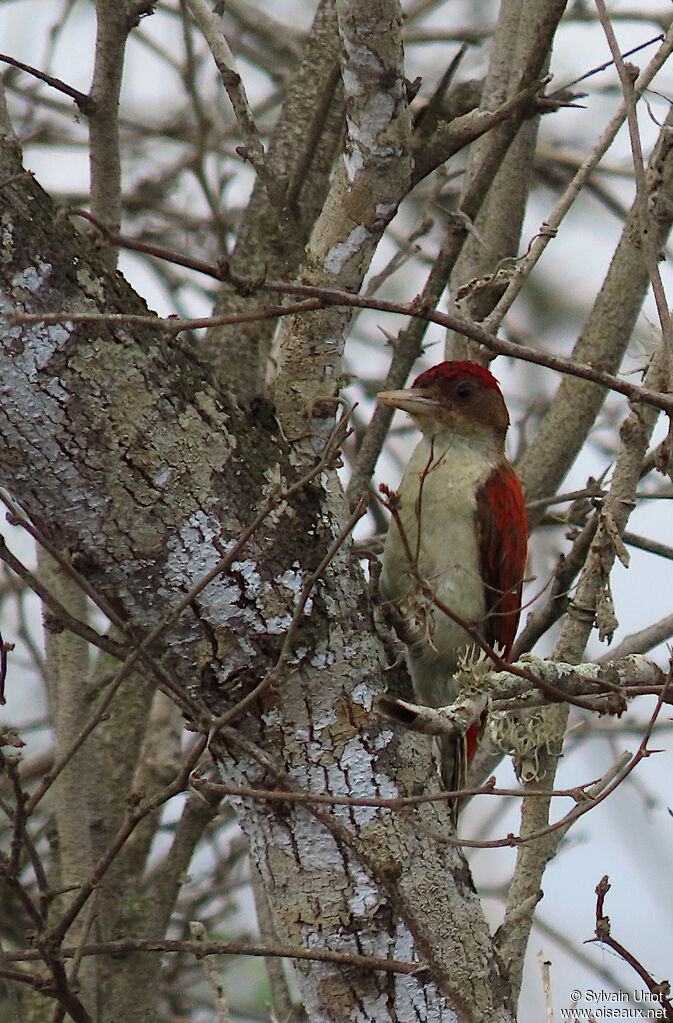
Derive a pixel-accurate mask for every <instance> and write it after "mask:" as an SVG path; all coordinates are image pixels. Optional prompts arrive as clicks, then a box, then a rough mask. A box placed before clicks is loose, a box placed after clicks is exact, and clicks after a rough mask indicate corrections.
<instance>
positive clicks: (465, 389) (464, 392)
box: [456, 380, 474, 398]
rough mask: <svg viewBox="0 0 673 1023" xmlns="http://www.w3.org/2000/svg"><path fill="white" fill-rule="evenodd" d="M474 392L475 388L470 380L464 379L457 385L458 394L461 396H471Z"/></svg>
mask: <svg viewBox="0 0 673 1023" xmlns="http://www.w3.org/2000/svg"><path fill="white" fill-rule="evenodd" d="M473 393H474V388H473V386H472V384H471V383H469V381H467V380H464V381H463V382H462V383H460V384H458V386H457V387H456V394H457V396H458V397H459V398H470V397H471V396H472V394H473Z"/></svg>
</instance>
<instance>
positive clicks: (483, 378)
mask: <svg viewBox="0 0 673 1023" xmlns="http://www.w3.org/2000/svg"><path fill="white" fill-rule="evenodd" d="M454 377H471V378H472V379H473V380H478V381H479V382H480V383H481V384H483V385H484V386H485V387H491V388H492V389H493V390H494V391H499V390H500V388H499V387H498V381H497V380H496V379H495V377H494V376H493V374H492V373H489V371H488V370H487V369H484V367H483V366H480V365H479V363H478V362H468V361H467V360H462V361H461V360H458V359H457V360H455V361H454V362H440V363H439V364H438V365H437V366H433V367H432V368H431V369H426V371H425V373H421V375H420V376H418V377H416V379H415V380H414V382H413V384H412V387H427V386H428V385H429V384H442V383H445V382H446V381H448V380H453V378H454Z"/></svg>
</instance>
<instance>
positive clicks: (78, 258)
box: [0, 144, 512, 1023]
mask: <svg viewBox="0 0 673 1023" xmlns="http://www.w3.org/2000/svg"><path fill="white" fill-rule="evenodd" d="M19 172H20V169H19V166H18V161H17V156H16V153H15V151H14V149H13V148H12V146H11V144H6V145H5V147H4V149H1V150H0V181H3V182H5V185H4V187H3V188H2V189H0V218H1V219H0V223H1V224H2V231H3V259H2V262H1V265H0V274H1V276H0V289H1V290H0V302H1V308H2V312H3V315H5V316H6V315H7V314H8V313H12V312H17V311H19V312H21V311H23V312H42V311H44V310H53V309H59V310H61V309H67V310H68V311H70V312H72V313H75V312H83V311H92V310H101V311H105V312H108V313H109V312H125V313H127V314H128V313H134V312H143V311H145V310H144V306H143V303H142V302H141V300H140V299H138V298H137V296H135V295H134V293H133V292H132V291H131V290H130V288H128V286H127V285H126V283H125V282H124V280H123V278H122V277H121V276H120V275H119V274H117V273H115V272H113V271H111V270H110V269H109V268H107V267H106V265H105V262H104V260H102V259H101V258H100V256H99V255H98V254H97V253H96V252H95V251H93V250H92V249H91V248H90V247H89V245H88V243H87V242H86V241H85V240H84V239H82V238H81V237H79V236H78V235H76V233H75V232H74V231H73V230H72V228H71V227H70V225H69V224H68V223H67V222H65V221H59V220H58V219H57V218H56V217H55V211H54V209H53V207H52V205H51V203H50V201H49V199H48V197H47V196H46V195H45V194H44V193H43V192H42V191H41V190H40V188H39V186H38V185H37V184H36V183H35V182H34V181H33V180H32V179H31V178H30V177H29V176H28V175H24V176H20V173H19ZM17 175H19V176H17ZM10 179H11V180H10ZM0 339H1V344H2V348H1V350H0V360H1V369H2V372H1V373H0V399H1V401H0V437H1V438H2V445H1V447H0V479H1V481H2V483H3V485H5V486H7V487H8V488H9V489H10V491H11V492H12V493H13V495H14V496H15V498H16V499H17V500H18V501H19V502H20V503H21V505H22V506H23V508H25V510H26V512H27V513H28V514H29V515H30V516H31V518H33V519H34V521H35V522H36V523H38V524H39V526H40V528H41V529H43V530H44V532H45V533H46V534H47V535H48V536H49V537H50V538H51V541H52V543H53V544H54V545H55V546H56V547H58V548H59V549H61V550H64V551H67V552H68V553H69V554H70V556H71V557H72V558H73V559H74V560H75V561H76V563H77V566H78V568H79V569H80V571H81V572H83V573H84V574H85V575H86V576H87V578H88V579H89V581H90V582H91V583H92V584H93V585H94V586H95V587H96V588H97V590H98V591H99V592H100V593H101V594H102V595H103V596H105V598H106V599H107V600H108V601H110V602H112V603H114V605H115V606H116V608H117V609H118V610H119V611H120V613H121V614H122V615H123V616H124V618H125V619H126V620H128V622H129V623H130V625H131V626H132V627H133V630H134V633H135V634H136V635H139V636H142V635H143V634H145V633H146V632H147V630H148V629H150V628H152V627H153V626H155V625H157V624H158V623H159V622H160V621H161V620H162V618H163V616H164V615H166V614H167V613H168V612H169V611H170V609H171V608H172V607H174V606H175V605H176V604H177V603H178V602H179V600H180V599H181V598H182V597H183V596H184V594H185V593H186V592H187V591H188V590H189V588H190V587H191V586H193V584H194V583H196V582H198V581H199V580H200V579H201V578H202V577H203V575H204V574H205V573H206V572H207V571H208V570H209V569H210V568H211V567H212V566H213V565H214V564H215V563H216V562H217V561H218V560H219V558H220V556H221V554H220V552H221V550H222V549H224V550H226V549H230V548H231V545H232V543H233V542H234V540H235V538H236V536H237V535H238V533H239V532H240V530H241V527H242V526H244V525H246V524H247V523H249V522H250V521H251V520H252V518H253V517H254V515H255V513H256V511H257V510H258V509H259V508H260V507H261V506H262V505H263V504H264V502H265V500H266V499H267V496H268V494H269V492H270V490H271V488H272V487H274V486H275V485H277V484H278V483H281V485H282V483H283V482H284V481H291V480H292V479H293V470H292V468H291V467H290V465H289V461H288V456H287V451H286V448H285V444H284V442H283V441H282V440H281V439H280V438H279V435H278V433H277V431H276V424H275V420H274V418H273V415H272V414H271V410H270V409H269V408H268V407H267V406H265V405H264V404H262V403H258V404H255V405H251V406H250V407H248V408H245V409H240V408H238V407H237V406H236V405H235V404H234V403H233V401H232V400H231V398H230V397H229V396H228V395H227V394H226V392H221V391H219V390H218V389H217V388H216V387H214V386H213V384H212V383H210V382H209V381H208V377H207V372H206V371H205V370H204V367H202V366H201V365H200V364H199V363H198V362H197V361H196V360H195V359H194V357H193V356H192V355H191V354H190V353H189V352H188V351H186V350H185V349H183V347H182V346H181V345H180V344H178V343H174V342H172V341H169V340H167V339H166V338H165V337H162V332H161V330H160V328H159V327H157V328H156V329H154V328H151V327H146V326H138V325H137V324H136V325H133V324H124V323H121V322H118V321H117V322H114V323H110V322H107V323H104V324H101V323H100V322H89V323H87V324H85V325H82V324H76V323H73V322H68V321H65V322H64V323H63V324H62V325H58V326H46V325H40V324H38V325H31V326H27V325H24V326H22V325H10V324H7V323H6V322H5V323H4V324H3V326H2V330H1V333H0ZM346 519H347V509H346V505H345V502H344V500H343V495H342V493H341V490H340V488H339V484H338V481H337V479H336V477H335V475H334V474H333V473H332V472H330V471H324V472H323V473H322V474H321V475H320V476H318V477H316V478H315V479H314V480H313V481H312V482H311V483H310V484H309V485H307V486H306V487H305V488H303V490H302V491H300V492H299V493H297V494H296V495H295V496H294V497H293V498H292V499H291V500H290V501H288V502H285V503H281V504H279V505H278V507H276V508H275V509H274V511H273V512H272V513H271V515H269V516H268V517H267V519H266V520H265V522H264V524H263V527H262V528H260V529H259V530H258V531H257V532H256V533H255V535H254V536H253V537H252V538H251V540H250V541H249V542H248V544H247V545H246V547H245V548H244V549H243V550H242V551H241V553H240V556H239V557H238V559H237V560H236V561H235V562H234V564H233V566H232V570H231V572H230V573H229V574H227V575H226V576H218V577H217V578H216V579H215V580H214V581H213V582H212V583H211V584H210V585H209V586H208V587H207V588H206V589H204V590H203V591H202V592H201V593H200V594H199V596H198V597H197V598H196V599H194V600H193V601H192V603H191V604H190V606H189V608H188V609H187V610H186V611H184V612H183V613H182V614H181V615H180V616H179V617H178V618H177V619H176V620H175V621H172V622H171V623H170V624H169V625H168V627H167V628H166V630H165V632H164V634H163V637H162V641H161V645H160V646H159V645H158V646H157V649H156V656H157V657H158V658H160V659H161V661H162V664H163V666H164V668H165V669H167V670H168V671H170V673H171V674H172V676H173V677H174V679H175V680H176V682H177V683H179V684H180V685H182V686H183V687H184V688H185V689H188V690H189V691H190V693H191V698H192V701H194V703H195V704H196V706H197V707H199V708H201V711H200V714H201V715H202V718H203V720H199V721H197V722H195V723H196V725H197V726H201V727H204V720H205V722H206V724H205V727H207V722H208V713H209V708H210V709H212V710H213V711H214V712H216V713H217V712H222V711H223V710H225V709H226V708H227V707H230V706H232V705H233V704H234V703H235V701H236V700H238V699H239V698H240V697H241V696H242V695H243V694H245V693H246V692H247V691H249V689H250V688H251V687H252V686H253V685H254V684H256V683H257V682H258V681H259V680H260V679H261V678H263V677H265V675H266V673H267V672H268V671H269V669H270V668H271V667H273V665H274V664H275V663H276V660H277V657H278V654H279V651H280V649H281V644H282V642H283V639H284V637H285V634H286V632H287V628H288V626H289V623H290V620H291V616H292V613H293V609H294V608H295V607H296V604H297V600H298V597H299V594H300V592H301V589H302V587H303V586H304V585H305V583H306V580H307V579H308V578H309V576H310V575H311V573H312V572H313V571H314V570H315V568H316V566H317V565H318V564H319V562H320V560H321V558H323V556H324V554H325V552H326V551H327V550H329V548H330V546H331V545H332V544H333V542H334V539H335V537H336V536H337V535H338V533H339V530H340V529H341V528H342V527H343V524H344V522H345V521H346ZM218 548H219V549H218ZM381 660H382V654H381V650H380V647H379V643H378V640H377V638H376V635H375V632H374V629H373V627H372V620H371V614H370V608H369V601H368V595H367V592H366V588H365V586H364V583H363V579H362V576H361V573H360V571H359V568H358V565H357V562H356V560H355V559H354V558H353V557H352V556H351V552H350V549H349V547H348V545H344V546H343V547H341V549H340V550H339V551H338V553H337V554H336V556H335V557H334V559H333V561H332V563H331V564H330V565H329V567H328V569H327V570H326V571H325V573H324V576H323V579H322V581H321V582H320V583H319V584H318V585H317V587H316V588H315V590H314V592H313V594H312V600H311V603H310V604H309V605H308V606H307V608H306V615H305V618H304V620H303V622H302V624H301V626H300V628H299V630H298V632H297V634H296V637H295V643H294V646H293V651H292V657H291V659H290V663H289V664H288V666H287V670H286V671H285V672H284V673H283V674H281V675H280V676H279V678H278V680H277V683H276V685H275V686H273V687H270V688H269V689H268V690H267V691H266V692H265V693H264V695H263V697H262V699H261V700H260V701H259V703H258V704H256V705H255V706H254V707H253V708H252V709H250V708H249V709H248V710H247V711H246V712H245V713H244V714H242V715H240V716H239V717H238V718H237V719H236V721H235V730H233V731H229V732H227V733H226V736H225V738H226V745H225V744H223V743H219V744H218V743H217V741H214V743H213V752H214V754H215V755H216V757H217V758H218V759H219V761H220V764H221V767H222V771H223V773H224V774H225V776H226V778H227V780H229V781H233V782H234V783H238V784H249V785H255V786H260V785H269V784H272V785H276V786H277V785H280V784H284V785H288V786H292V787H301V788H304V789H308V790H310V791H314V792H315V791H319V792H325V791H328V792H331V793H337V794H339V793H346V794H352V795H358V796H367V795H383V796H392V795H395V794H396V793H398V792H399V793H400V794H406V793H409V792H410V791H411V790H412V787H414V790H415V791H417V790H418V786H419V784H421V783H423V784H425V785H426V786H432V785H436V778H435V776H434V772H433V771H432V769H431V765H430V764H429V763H428V756H427V747H426V745H425V744H424V743H421V744H420V745H418V744H417V741H416V743H415V742H414V740H413V739H412V738H410V737H409V736H407V735H404V734H400V733H398V732H397V731H395V730H393V729H392V728H391V726H389V725H388V724H387V723H385V722H383V721H382V720H381V719H380V718H379V717H378V716H377V715H376V714H374V713H372V704H373V699H374V695H375V692H376V690H377V689H378V688H379V687H380V677H381ZM424 762H425V765H426V769H427V773H426V775H425V776H423V768H422V765H423V763H424ZM419 775H420V778H419ZM238 808H239V812H240V815H241V820H242V822H243V825H244V827H245V829H246V831H247V833H248V836H249V837H250V841H251V845H252V849H253V852H254V854H255V857H256V858H257V860H258V863H259V866H260V869H261V873H262V876H263V877H264V879H265V881H266V882H267V884H268V887H269V894H270V899H271V903H272V907H273V911H274V914H275V918H276V923H277V927H278V931H279V934H280V935H281V936H282V937H283V938H284V939H285V940H291V941H294V942H301V943H302V944H305V945H307V946H309V947H330V948H335V949H345V950H349V951H359V952H362V953H365V954H367V953H374V954H378V955H385V956H390V957H396V958H400V959H405V960H410V961H418V962H419V963H421V962H423V963H426V964H427V967H428V968H427V970H425V971H423V972H422V973H420V974H419V975H418V976H414V975H391V974H386V973H381V972H376V971H373V970H371V969H362V970H355V969H353V970H344V969H343V968H335V967H334V966H333V965H331V964H328V963H310V964H305V965H304V967H303V969H302V995H303V997H304V1000H305V1004H306V1008H307V1011H308V1014H309V1017H310V1018H311V1019H312V1020H323V1019H324V1020H328V1019H334V1020H337V1019H338V1020H344V1019H350V1018H352V1019H359V1020H372V1021H373V1020H376V1021H381V1020H385V1019H387V1018H389V1019H396V1020H420V1019H423V1020H453V1019H459V1020H461V1021H470V1023H471V1021H476V1020H486V1019H488V1020H494V1021H503V1023H505V1021H508V1020H510V1019H512V1010H511V1008H510V1006H509V995H508V990H507V986H506V984H505V982H504V981H503V979H502V975H501V970H500V966H499V962H498V959H497V957H496V956H495V955H494V952H493V946H492V942H491V938H490V935H489V931H488V927H487V925H486V922H485V920H484V919H483V916H482V914H481V909H480V906H479V902H478V900H477V897H476V895H475V893H474V890H473V887H472V883H471V879H470V876H469V871H468V870H467V867H466V865H465V863H464V861H463V859H462V857H461V856H460V854H459V853H458V852H456V851H455V850H453V849H450V848H445V847H443V846H442V845H438V844H436V843H434V842H432V841H431V840H430V838H429V837H428V831H431V830H435V831H441V830H442V829H446V828H448V826H449V824H448V817H447V815H446V812H445V808H443V807H442V806H439V807H431V806H429V805H428V806H423V807H420V808H416V809H414V810H408V811H406V812H396V813H393V812H392V811H390V810H377V809H371V808H360V809H352V808H344V807H337V808H334V809H326V808H325V807H320V808H318V809H313V810H310V809H307V808H304V807H298V806H290V807H289V808H288V807H285V806H283V805H282V804H280V805H279V804H276V803H273V804H260V803H259V802H252V801H249V800H243V799H242V800H240V801H239V807H238Z"/></svg>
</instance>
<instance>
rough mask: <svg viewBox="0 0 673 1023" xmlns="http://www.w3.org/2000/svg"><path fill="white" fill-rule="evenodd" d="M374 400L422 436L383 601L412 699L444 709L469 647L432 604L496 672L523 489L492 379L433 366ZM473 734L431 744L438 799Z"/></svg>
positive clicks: (516, 578)
mask: <svg viewBox="0 0 673 1023" xmlns="http://www.w3.org/2000/svg"><path fill="white" fill-rule="evenodd" d="M378 400H379V401H380V402H381V403H382V404H384V405H389V406H392V407H393V408H398V409H402V410H403V411H405V412H408V413H409V415H410V416H411V417H412V418H413V420H414V422H415V424H416V426H417V427H418V428H419V430H420V431H421V434H422V437H421V440H420V441H419V443H418V445H417V446H416V448H415V450H414V452H413V454H412V456H411V459H410V460H409V464H408V465H407V467H406V469H405V471H404V475H403V476H402V480H401V483H400V486H399V489H398V491H397V498H396V505H397V510H398V516H399V521H396V519H395V517H393V519H392V520H391V522H390V527H389V529H388V534H387V537H386V541H385V546H384V551H383V567H382V571H381V579H380V591H381V597H382V599H383V601H384V602H386V603H388V604H389V606H390V607H391V610H392V612H393V619H394V621H395V628H396V631H397V633H398V636H399V637H400V639H401V640H402V642H403V643H404V644H405V647H406V660H407V665H408V668H409V674H410V675H411V679H412V682H413V685H414V693H415V696H416V699H417V700H418V702H419V703H423V704H425V705H427V706H430V707H444V706H447V705H448V704H450V703H452V702H453V701H454V700H455V698H456V694H457V689H458V687H457V683H456V681H455V678H454V675H455V673H456V669H457V666H458V659H459V657H460V655H461V654H463V653H465V652H466V651H467V650H468V648H469V647H471V646H474V645H475V644H474V639H473V637H471V636H470V635H469V633H468V632H466V630H465V629H464V628H463V627H462V626H461V625H459V624H458V623H457V622H455V621H454V620H453V619H452V618H451V617H450V616H449V615H448V614H446V613H445V612H444V611H442V610H440V609H439V608H438V607H437V605H436V604H435V603H434V602H433V601H434V600H436V601H437V602H438V603H441V604H443V605H444V606H445V607H446V608H447V609H448V610H451V611H453V612H454V613H455V614H456V615H458V616H459V617H460V618H461V619H463V621H465V622H467V623H469V624H470V625H471V626H472V627H473V628H474V629H475V630H476V632H477V633H478V635H479V636H480V637H481V638H482V639H483V640H485V641H486V642H487V643H488V644H489V645H490V646H491V647H493V648H494V649H496V650H497V652H498V653H499V654H500V656H502V657H503V658H504V659H505V660H507V659H509V656H510V653H511V650H512V643H513V642H514V636H515V634H516V630H517V626H518V623H519V615H520V612H521V586H522V581H523V576H524V571H525V564H526V551H527V543H528V524H527V519H526V506H525V504H524V498H523V491H522V489H521V483H520V482H519V479H518V477H517V475H516V473H515V471H514V469H513V468H512V466H511V465H510V463H509V462H508V461H507V458H506V456H505V435H506V433H507V428H508V426H509V414H508V412H507V407H506V405H505V401H504V399H503V396H502V394H501V392H500V388H499V387H498V383H497V381H496V380H495V378H494V377H493V376H492V375H491V373H489V371H488V370H487V369H484V367H483V366H480V365H478V363H476V362H467V361H456V362H441V363H440V364H439V365H438V366H434V367H433V368H432V369H429V370H427V371H426V372H425V373H421V375H420V376H419V377H417V379H416V380H415V381H414V383H413V385H412V386H411V387H409V388H405V389H404V390H399V391H382V392H381V393H380V394H379V395H378ZM482 727H483V722H479V721H478V722H475V723H474V724H473V725H471V726H470V728H469V729H468V731H467V734H466V735H465V736H459V735H456V736H455V737H454V736H442V738H441V739H440V759H441V774H442V780H443V783H444V785H445V786H446V788H447V789H450V790H452V789H456V788H460V787H461V786H462V785H463V784H464V776H465V768H466V765H467V761H468V760H469V758H470V757H471V756H472V754H473V752H474V749H475V747H476V744H477V740H478V737H479V734H480V732H481V729H482ZM454 809H455V808H454Z"/></svg>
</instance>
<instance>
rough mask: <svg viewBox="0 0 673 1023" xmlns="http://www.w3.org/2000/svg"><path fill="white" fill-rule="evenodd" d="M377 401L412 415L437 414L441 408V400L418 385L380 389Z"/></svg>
mask: <svg viewBox="0 0 673 1023" xmlns="http://www.w3.org/2000/svg"><path fill="white" fill-rule="evenodd" d="M376 399H377V401H380V402H381V404H382V405H389V406H390V408H399V409H402V411H403V412H408V413H409V415H410V416H427V415H435V414H436V413H437V411H438V409H439V408H440V404H439V402H438V401H437V400H436V399H435V398H431V397H429V396H428V395H427V393H425V392H423V391H422V390H420V388H417V387H405V388H404V390H401V391H379V393H378V394H377V395H376Z"/></svg>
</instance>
